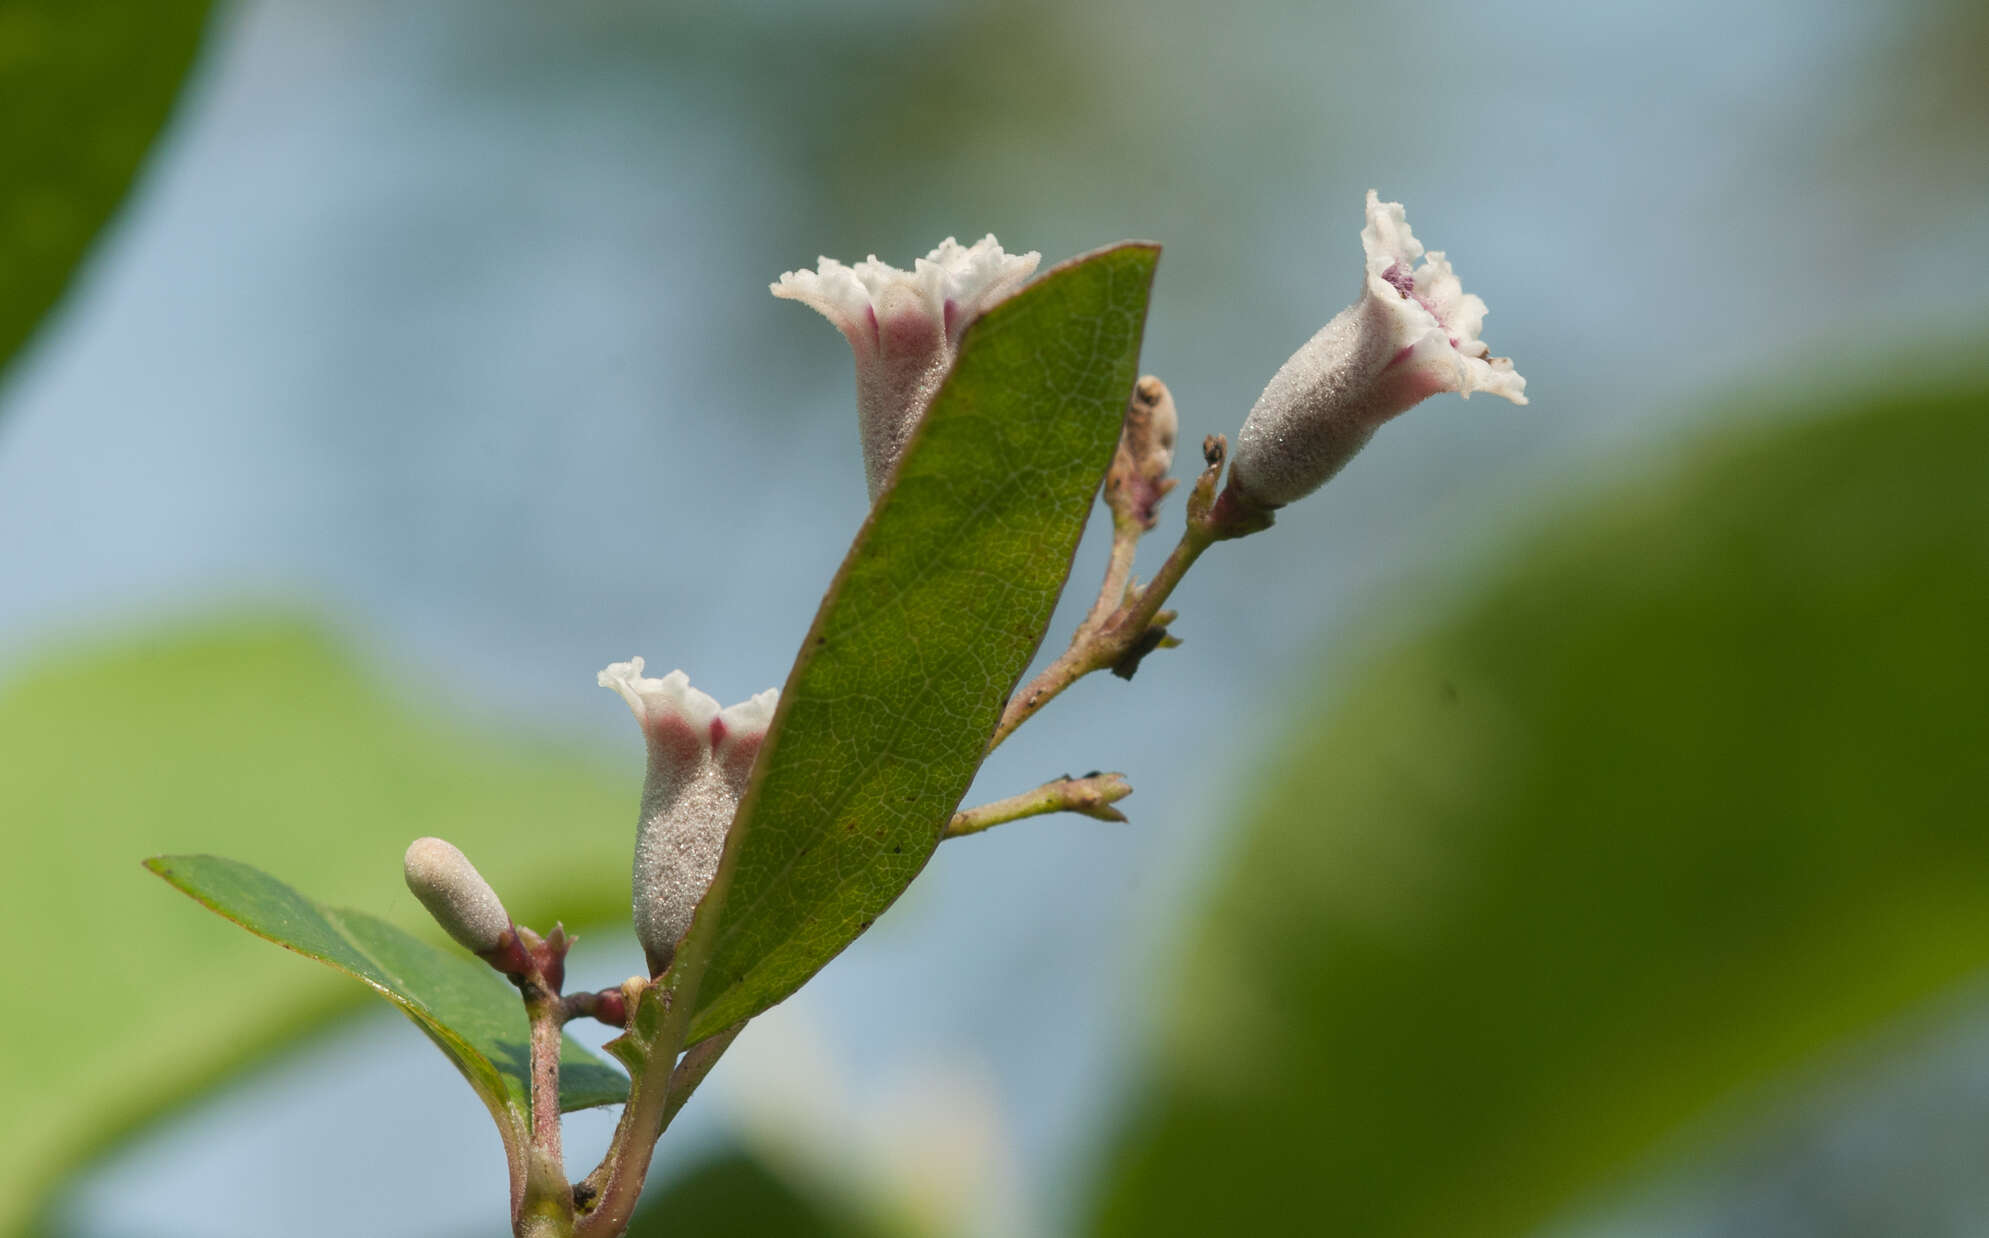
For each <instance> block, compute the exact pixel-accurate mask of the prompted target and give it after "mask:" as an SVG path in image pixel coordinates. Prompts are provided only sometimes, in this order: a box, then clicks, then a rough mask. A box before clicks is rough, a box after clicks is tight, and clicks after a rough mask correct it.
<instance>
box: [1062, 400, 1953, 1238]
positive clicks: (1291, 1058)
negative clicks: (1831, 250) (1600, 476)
mask: <svg viewBox="0 0 1989 1238" xmlns="http://www.w3.org/2000/svg"><path fill="white" fill-rule="evenodd" d="M1985 459H1989V391H1984V390H1975V391H1962V392H1953V393H1941V392H1922V393H1919V394H1904V393H1899V394H1889V395H1887V396H1884V397H1881V398H1878V399H1875V400H1873V401H1871V402H1869V403H1866V404H1864V405H1862V406H1859V407H1856V408H1854V409H1853V410H1851V411H1848V412H1845V411H1837V410H1833V411H1832V412H1830V413H1828V414H1825V415H1823V416H1822V417H1820V418H1819V419H1817V420H1814V421H1810V422H1807V423H1805V424H1802V425H1800V426H1798V427H1796V428H1794V429H1777V430H1775V431H1773V432H1770V433H1765V434H1764V433H1759V432H1757V433H1754V434H1751V435H1748V436H1746V437H1745V438H1744V439H1743V440H1742V441H1739V442H1730V441H1727V440H1726V439H1725V438H1722V439H1720V440H1716V441H1715V442H1713V443H1709V444H1707V445H1704V446H1702V447H1700V448H1699V449H1697V450H1695V451H1692V452H1690V453H1687V454H1685V455H1684V456H1683V458H1682V459H1681V460H1680V461H1679V462H1678V463H1677V464H1676V466H1675V467H1673V468H1671V469H1668V470H1666V471H1665V472H1664V473H1663V474H1662V475H1661V476H1658V477H1653V478H1646V479H1642V480H1638V481H1635V482H1625V483H1621V484H1618V485H1616V486H1613V487H1611V489H1610V492H1609V493H1608V494H1607V495H1606V496H1604V497H1602V498H1601V499H1599V500H1597V499H1592V500H1591V501H1589V502H1587V503H1585V504H1583V505H1581V506H1579V507H1573V508H1570V509H1569V510H1567V511H1564V512H1560V513H1558V514H1557V515H1556V516H1555V518H1554V519H1553V521H1552V522H1551V528H1550V529H1549V530H1548V531H1547V532H1545V533H1543V534H1541V535H1539V536H1536V537H1534V538H1532V539H1530V541H1529V542H1528V544H1526V545H1524V546H1522V547H1520V548H1518V549H1517V550H1516V552H1515V553H1513V554H1512V555H1511V557H1510V560H1509V562H1508V563H1507V565H1506V566H1505V567H1503V568H1502V569H1501V570H1500V571H1499V572H1498V574H1497V575H1496V576H1495V577H1494V578H1492V579H1490V580H1487V581H1484V582H1483V583H1482V584H1480V585H1479V586H1477V587H1475V588H1473V589H1472V590H1471V593H1470V595H1469V596H1467V597H1466V598H1465V599H1464V600H1463V601H1462V603H1461V605H1459V606H1457V607H1456V608H1454V611H1453V613H1452V614H1450V615H1449V616H1448V617H1446V618H1444V619H1442V620H1440V621H1438V622H1437V623H1435V624H1434V625H1433V628H1432V630H1430V631H1428V632H1420V633H1416V634H1414V635H1411V636H1409V637H1408V638H1407V639H1406V640H1395V641H1391V642H1389V643H1390V644H1391V645H1392V646H1393V647H1392V648H1389V649H1387V651H1386V652H1385V653H1383V654H1382V655H1381V656H1379V657H1377V658H1375V659H1373V660H1372V661H1370V662H1368V663H1367V664H1366V665H1363V666H1361V667H1360V668H1358V669H1349V668H1344V667H1342V668H1339V669H1340V670H1341V672H1342V673H1340V674H1338V675H1334V676H1329V677H1327V678H1326V679H1325V680H1324V681H1322V686H1321V688H1319V689H1315V691H1314V692H1313V693H1308V694H1307V695H1308V696H1311V697H1312V698H1313V699H1321V698H1327V699H1334V704H1333V705H1332V707H1331V708H1330V709H1328V710H1327V711H1325V714H1324V717H1323V719H1322V722H1321V724H1320V725H1318V726H1317V727H1312V728H1306V729H1304V730H1300V731H1298V732H1297V733H1295V734H1294V735H1293V736H1292V738H1291V739H1290V740H1289V741H1288V742H1287V743H1286V744H1285V745H1284V746H1283V748H1282V750H1281V751H1279V752H1278V753H1277V754H1276V757H1275V759H1274V760H1272V761H1271V762H1270V763H1268V764H1267V765H1266V766H1265V767H1264V768H1263V770H1262V771H1261V777H1260V783H1261V785H1262V786H1263V788H1264V789H1263V790H1262V791H1261V792H1260V793H1259V794H1258V795H1257V797H1256V800H1257V802H1256V803H1255V805H1254V806H1253V807H1252V808H1251V809H1250V810H1249V811H1248V812H1247V813H1246V814H1245V823H1244V824H1245V829H1244V831H1243V832H1242V833H1241V834H1240V836H1239V838H1238V843H1237V846H1236V852H1235V855H1234V856H1233V858H1232V859H1231V860H1230V861H1229V863H1228V866H1227V872H1226V874H1225V876H1224V878H1223V880H1222V883H1221V885H1220V887H1219V889H1218V891H1217V893H1216V894H1215V896H1214V898H1213V900H1212V901H1211V902H1210V903H1209V905H1207V906H1205V907H1203V908H1202V909H1201V913H1200V914H1199V915H1198V916H1197V917H1196V920H1195V923H1196V924H1197V925H1198V927H1197V929H1196V930H1195V931H1194V933H1193V935H1192V939H1191V941H1190V942H1189V944H1188V945H1187V947H1186V948H1185V949H1184V950H1183V951H1182V952H1181V953H1180V955H1179V956H1178V958H1177V961H1176V963H1175V965H1174V967H1173V968H1172V969H1170V971H1171V975H1172V977H1173V978H1174V980H1175V982H1176V983H1175V995H1174V997H1173V999H1172V1001H1171V1005H1172V1006H1173V1010H1172V1012H1171V1016H1172V1017H1171V1019H1170V1028H1171V1034H1170V1035H1169V1036H1168V1037H1167V1038H1166V1040H1165V1041H1164V1046H1165V1047H1164V1052H1163V1054H1162V1056H1161V1057H1160V1059H1159V1062H1158V1065H1157V1068H1156V1072H1155V1075H1154V1077H1153V1078H1152V1079H1151V1080H1149V1081H1147V1082H1146V1083H1145V1084H1144V1085H1143V1086H1142V1087H1141V1088H1140V1089H1139V1090H1138V1095H1139V1097H1140V1102H1139V1105H1138V1108H1137V1110H1136V1115H1135V1117H1134V1118H1133V1119H1132V1121H1131V1123H1130V1125H1129V1127H1128V1129H1127V1131H1126V1133H1125V1134H1124V1135H1123V1137H1122V1147H1123V1156H1124V1162H1123V1166H1122V1167H1121V1168H1120V1169H1119V1171H1118V1175H1117V1177H1116V1179H1115V1180H1114V1181H1113V1182H1112V1185H1111V1189H1110V1191H1109V1193H1108V1194H1107V1196H1106V1202H1105V1203H1104V1205H1103V1207H1102V1212H1101V1223H1100V1225H1099V1232H1102V1233H1107V1234H1154V1233H1180V1234H1193V1233H1206V1232H1208V1231H1209V1230H1210V1229H1211V1228H1212V1227H1216V1226H1219V1225H1231V1226H1237V1227H1240V1228H1241V1229H1243V1230H1245V1231H1273V1232H1274V1231H1276V1230H1278V1229H1279V1228H1280V1226H1281V1224H1288V1223H1289V1222H1288V1218H1289V1217H1290V1216H1291V1215H1292V1211H1293V1209H1296V1208H1301V1207H1303V1208H1306V1209H1307V1210H1308V1211H1309V1212H1311V1213H1312V1215H1314V1216H1316V1217H1318V1218H1319V1220H1320V1222H1321V1225H1322V1228H1323V1229H1325V1230H1327V1231H1329V1232H1336V1233H1338V1232H1344V1233H1358V1234H1372V1235H1396V1234H1401V1235H1409V1234H1431V1235H1435V1234H1457V1233H1474V1234H1523V1233H1527V1232H1529V1231H1530V1230H1531V1229H1532V1228H1533V1227H1535V1226H1538V1225H1540V1224H1542V1223H1544V1222H1546V1221H1547V1220H1549V1219H1551V1218H1552V1217H1553V1215H1554V1213H1555V1212H1556V1211H1557V1210H1558V1209H1560V1208H1562V1207H1564V1206H1566V1205H1567V1203H1568V1202H1569V1201H1570V1199H1571V1198H1575V1197H1578V1196H1579V1195H1580V1194H1581V1193H1583V1192H1587V1191H1590V1190H1593V1189H1595V1188H1596V1186H1597V1185H1598V1184H1599V1183H1600V1182H1602V1181H1605V1180H1607V1178H1608V1177H1609V1176H1611V1175H1614V1174H1620V1173H1623V1172H1624V1171H1626V1170H1628V1169H1630V1168H1632V1167H1634V1166H1635V1165H1636V1164H1637V1162H1638V1159H1639V1157H1641V1156H1643V1155H1646V1154H1648V1153H1649V1152H1650V1151H1651V1150H1652V1149H1653V1148H1654V1147H1656V1146H1657V1145H1658V1144H1659V1143H1660V1141H1662V1140H1663V1139H1665V1138H1666V1137H1667V1136H1669V1135H1671V1134H1672V1133H1673V1132H1675V1131H1677V1130H1678V1129H1680V1128H1681V1127H1683V1126H1685V1125H1686V1124H1688V1123H1690V1122H1692V1121H1694V1120H1696V1119H1700V1118H1702V1117H1703V1116H1704V1115H1705V1114H1706V1113H1708V1112H1709V1111H1710V1110H1711V1109H1712V1108H1713V1107H1714V1106H1715V1105H1716V1104H1717V1103H1718V1102H1720V1101H1723V1100H1727V1099H1728V1098H1730V1097H1732V1096H1733V1095H1735V1094H1736V1093H1737V1092H1740V1091H1743V1090H1744V1089H1746V1088H1747V1087H1749V1086H1750V1085H1754V1084H1757V1083H1758V1082H1759V1081H1761V1080H1763V1079H1767V1078H1774V1077H1776V1076H1777V1075H1779V1074H1781V1073H1782V1072H1785V1071H1789V1070H1791V1069H1794V1068H1797V1067H1801V1066H1803V1065H1805V1064H1807V1063H1810V1062H1813V1061H1815V1060H1817V1058H1818V1055H1819V1054H1820V1053H1821V1052H1822V1051H1823V1050H1826V1049H1829V1048H1831V1047H1832V1046H1833V1045H1836V1044H1839V1043H1842V1042H1844V1041H1846V1040H1848V1039H1852V1038H1856V1037H1860V1036H1863V1035H1865V1034H1868V1033H1869V1032H1870V1031H1871V1029H1872V1028H1873V1027H1874V1026H1875V1025H1877V1024H1878V1023H1880V1022H1881V1021H1882V1020H1884V1019H1886V1018H1888V1017H1890V1016H1893V1015H1896V1014H1899V1013H1900V1012H1901V1011H1903V1010H1906V1009H1909V1008H1911V1007H1912V1005H1913V1004H1914V1003H1915V1002H1918V1001H1922V1000H1924V999H1926V998H1927V997H1929V996H1930V995H1932V994H1935V993H1939V992H1941V991H1943V990H1945V989H1947V988H1948V987H1950V986H1952V985H1954V984H1955V983H1957V982H1958V981H1960V980H1963V979H1965V978H1967V977H1969V976H1971V975H1973V974H1977V973H1979V972H1980V971H1981V970H1982V969H1983V968H1984V967H1985V965H1989V829H1985V825H1989V821H1985V818H1984V811H1985V806H1989V761H1985V760H1984V756H1983V754H1984V753H1985V752H1989V710H1985V709H1984V705H1983V702H1984V701H1985V700H1989V660H1985V659H1984V657H1983V652H1982V640H1983V635H1984V633H1989V497H1985V494H1984V490H1983V487H1982V480H1983V475H1982V468H1983V461H1984V460H1985ZM1324 684H1332V685H1334V687H1333V688H1332V689H1325V688H1324ZM1322 806H1324V807H1322ZM1307 1201H1311V1202H1309V1203H1308V1202H1307Z"/></svg>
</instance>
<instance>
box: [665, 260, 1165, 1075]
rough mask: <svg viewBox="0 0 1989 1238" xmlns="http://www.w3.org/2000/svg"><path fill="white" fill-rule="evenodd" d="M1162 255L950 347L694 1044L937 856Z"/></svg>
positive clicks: (992, 323)
mask: <svg viewBox="0 0 1989 1238" xmlns="http://www.w3.org/2000/svg"><path fill="white" fill-rule="evenodd" d="M1159 256H1160V251H1159V249H1158V248H1157V247H1155V246H1150V245H1140V244H1130V243H1129V244H1124V245H1119V246H1116V247H1113V248H1110V249H1105V250H1100V251H1098V252H1097V253H1094V254H1090V255H1087V256H1084V257H1082V258H1077V259H1073V260H1072V261H1070V262H1067V263H1064V264H1063V265H1061V266H1059V267H1058V268H1057V269H1055V270H1054V271H1052V272H1050V273H1049V274H1048V275H1047V276H1045V277H1044V278H1042V279H1041V280H1038V281H1037V282H1036V283H1034V284H1032V285H1030V286H1029V287H1028V288H1026V289H1024V290H1023V291H1022V292H1021V293H1019V294H1017V295H1016V296H1015V297H1013V298H1011V299H1010V300H1008V301H1006V302H1004V303H1003V304H1001V305H999V306H997V307H996V308H995V309H993V310H992V311H990V312H989V313H988V314H987V315H985V316H984V317H982V318H981V319H979V320H978V321H977V322H975V323H974V324H973V326H971V327H969V328H968V330H967V332H966V335H965V337H964V339H963V340H962V341H961V347H960V355H959V359H958V360H957V361H956V362H955V364H954V368H953V372H952V374H951V376H950V377H949V378H948V379H947V381H946V384H945V386H944V387H942V388H941V389H940V392H939V394H938V395H937V396H936V397H935V398H934V400H933V405H932V408H931V409H930V410H929V411H928V412H927V414H926V416H925V418H924V420H923V422H922V423H921V425H920V427H919V429H918V431H917V432H916V433H915V434H914V436H913V439H912V441H911V443H910V444H909V445H908V446H907V448H906V450H905V454H904V456H903V458H902V460H901V461H900V463H899V467H898V473H897V478H896V481H895V482H894V484H893V485H892V487H891V489H890V490H889V491H887V492H886V493H885V494H884V495H883V496H882V498H880V499H879V501H878V503H877V506H876V507H875V509H873V511H872V512H871V515H870V519H869V521H868V522H867V523H866V524H865V525H864V527H863V529H862V531H861V532H859V533H858V534H857V538H856V543H855V545H853V546H852V547H851V548H850V553H849V557H848V558H847V559H846V560H844V562H843V566H842V570H841V571H840V572H839V573H837V576H836V579H835V582H834V583H833V584H832V585H831V586H830V588H829V592H828V596H827V597H826V598H824V599H823V601H822V608H821V610H820V612H819V613H818V614H817V615H816V617H815V624H814V627H813V628H812V629H811V630H810V631H809V633H808V637H807V640H806V642H805V643H804V644H803V646H802V649H801V653H800V656H799V657H798V658H797V659H796V661H795V664H794V669H793V671H792V672H791V673H790V674H789V677H788V681H787V686H786V688H785V690H784V691H783V692H782V693H781V698H780V708H779V712H778V713H777V714H776V716H775V718H774V723H773V726H772V729H771V731H770V732H769V734H768V737H767V741H766V742H767V746H766V750H765V751H764V752H763V753H762V756H761V761H760V767H759V771H758V773H757V774H756V776H755V781H754V785H753V787H752V788H751V790H749V791H748V793H747V795H746V798H745V801H744V802H743V803H742V804H741V806H740V809H739V816H738V819H737V821H736V822H735V823H734V826H733V830H732V835H731V838H730V840H729V842H728V844H727V854H726V859H725V861H724V868H723V870H722V875H721V881H722V880H724V879H725V876H724V874H729V880H730V886H729V894H728V896H727V897H726V898H725V899H724V906H723V911H722V914H721V915H720V918H719V919H718V921H717V927H716V936H715V938H714V939H713V946H712V955H711V961H710V965H709V968H708V970H707V971H706V973H705V978H704V981H703V985H702V987H701V989H700V997H701V1001H700V1004H699V1007H698V1014H697V1017H696V1020H695V1022H694V1024H693V1026H692V1029H691V1039H693V1040H696V1039H699V1038H701V1037H703V1036H707V1035H710V1034H712V1033H714V1032H717V1031H719V1030H721V1029H723V1028H725V1027H729V1026H731V1025H732V1024H734V1023H737V1022H739V1021H740V1020H742V1019H745V1018H748V1017H750V1016H752V1015H754V1014H757V1013H759V1012H760V1011H762V1010H765V1009H766V1008H767V1007H769V1006H771V1005H773V1004H774V1003H775V1002H778V1001H780V1000H781V999H782V998H784V997H786V996H787V995H788V994H790V993H792V992H793V991H794V990H795V989H796V988H798V987H800V985H801V983H802V982H803V981H805V980H806V979H808V977H809V976H812V975H813V974H815V972H816V971H817V970H819V969H820V968H821V967H822V965H823V964H825V963H827V962H828V961H829V960H830V959H831V958H833V957H835V955H836V954H837V953H838V952H839V951H841V950H842V948H843V947H844V946H847V945H848V944H849V943H850V942H851V941H853V940H854V939H855V938H856V937H857V936H858V935H859V934H860V933H862V932H863V931H864V930H865V929H866V928H868V927H869V926H870V923H871V921H872V920H873V919H874V918H875V917H876V916H877V915H878V914H879V913H881V912H882V911H883V910H884V909H885V908H886V907H889V906H890V905H891V903H892V901H893V900H894V899H896V898H897V897H898V895H899V894H900V893H902V892H903V891H904V889H905V887H906V886H907V885H908V884H910V882H911V880H912V878H913V877H915V876H917V875H918V872H919V870H920V869H921V868H923V867H924V866H925V862H926V860H927V859H928V858H929V857H930V856H931V855H932V852H933V849H934V848H935V847H936V846H938V843H939V837H940V833H941V831H942V830H943V829H944V828H945V826H946V823H947V821H948V820H949V819H950V817H951V816H952V813H953V810H954V808H955V807H957V806H958V804H959V802H960V798H961V797H962V796H963V795H965V794H966V793H967V787H968V785H969V784H970V783H971V782H972V781H973V778H974V772H975V771H976V770H977V769H979V768H980V764H981V759H982V757H983V756H984V755H985V751H986V747H987V741H988V736H989V735H990V734H991V733H992V732H993V730H994V725H995V722H996V720H997V719H998V718H999V717H1000V715H1001V709H1002V705H1003V704H1004V703H1005V702H1006V701H1007V699H1008V695H1009V693H1010V692H1011V691H1013V689H1014V687H1015V683H1016V681H1017V680H1018V679H1019V678H1020V677H1021V675H1022V672H1023V670H1024V669H1025V668H1026V667H1027V666H1028V664H1029V659H1030V658H1031V657H1032V656H1033V655H1034V654H1035V651H1036V647H1037V646H1038V645H1039V644H1040V643H1041V642H1042V639H1043V632H1044V629H1045V628H1046V627H1048V625H1049V622H1050V613H1051V611H1052V610H1053V609H1054V608H1055V606H1056V602H1057V597H1058V595H1059V594H1060V593H1061V592H1062V591H1063V585H1064V580H1065V578H1066V577H1067V576H1068V575H1069V574H1070V565H1071V556H1072V555H1073V554H1074V553H1075V552H1076V549H1077V542H1078V538H1079V536H1080V535H1081V534H1082V533H1083V531H1084V524H1085V520H1086V517H1087V516H1088V515H1089V513H1090V510H1091V503H1092V499H1093V497H1094V496H1095V495H1096V493H1097V490H1098V484H1099V481H1100V479H1101V478H1102V477H1103V476H1104V472H1105V467H1106V465H1107V464H1108V463H1110V461H1111V456H1112V450H1113V448H1114V446H1115V445H1116V444H1117V442H1118V436H1119V425H1120V422H1121V420H1122V419H1123V417H1124V415H1125V409H1126V401H1127V399H1128V397H1129V395H1130V393H1131V391H1132V386H1133V379H1134V377H1135V376H1136V371H1137V367H1138V363H1139V349H1140V336H1141V332H1142V330H1143V328H1144V326H1145V322H1146V305H1147V296H1148V293H1149V291H1150V290H1151V287H1152V282H1153V269H1154V264H1155V263H1156V262H1157V261H1158V259H1159ZM716 901H717V900H707V903H706V906H707V907H710V906H714V905H715V903H716ZM695 931H697V932H709V931H711V928H710V926H709V925H708V924H701V925H700V927H699V928H698V929H697V930H695Z"/></svg>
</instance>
